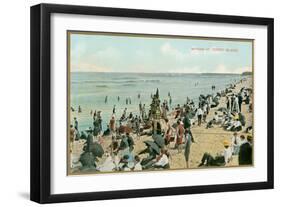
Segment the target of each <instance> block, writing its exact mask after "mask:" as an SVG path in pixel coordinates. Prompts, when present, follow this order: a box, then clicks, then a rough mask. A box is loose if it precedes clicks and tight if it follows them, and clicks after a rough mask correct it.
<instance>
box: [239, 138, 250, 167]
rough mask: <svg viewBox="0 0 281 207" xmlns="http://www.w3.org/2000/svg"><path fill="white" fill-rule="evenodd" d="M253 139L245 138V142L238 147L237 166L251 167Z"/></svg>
mask: <svg viewBox="0 0 281 207" xmlns="http://www.w3.org/2000/svg"><path fill="white" fill-rule="evenodd" d="M252 145H253V137H252V136H251V135H248V136H247V141H246V142H245V143H243V144H241V146H240V150H239V155H238V162H239V165H252V164H253V146H252Z"/></svg>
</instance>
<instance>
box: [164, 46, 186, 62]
mask: <svg viewBox="0 0 281 207" xmlns="http://www.w3.org/2000/svg"><path fill="white" fill-rule="evenodd" d="M160 50H161V53H162V54H164V55H168V56H171V57H174V58H175V59H177V60H184V59H186V58H188V57H189V53H184V52H181V51H180V50H178V49H176V48H174V47H173V46H172V45H171V44H170V43H164V44H163V45H162V46H161V48H160Z"/></svg>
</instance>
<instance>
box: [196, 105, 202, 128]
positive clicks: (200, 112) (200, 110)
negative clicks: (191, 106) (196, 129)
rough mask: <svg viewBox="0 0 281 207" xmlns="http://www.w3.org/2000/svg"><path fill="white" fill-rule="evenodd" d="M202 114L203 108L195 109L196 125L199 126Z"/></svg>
mask: <svg viewBox="0 0 281 207" xmlns="http://www.w3.org/2000/svg"><path fill="white" fill-rule="evenodd" d="M202 115H203V110H202V108H201V107H199V108H198V109H197V119H198V126H201V123H202Z"/></svg>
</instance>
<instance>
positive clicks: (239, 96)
mask: <svg viewBox="0 0 281 207" xmlns="http://www.w3.org/2000/svg"><path fill="white" fill-rule="evenodd" d="M242 103H243V96H242V94H241V93H239V94H238V104H239V111H240V112H242Z"/></svg>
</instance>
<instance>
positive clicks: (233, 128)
mask: <svg viewBox="0 0 281 207" xmlns="http://www.w3.org/2000/svg"><path fill="white" fill-rule="evenodd" d="M227 130H230V131H233V132H238V131H241V130H242V124H241V122H240V121H239V119H236V120H235V121H234V122H233V124H232V125H230V126H229V127H228V128H227Z"/></svg>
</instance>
